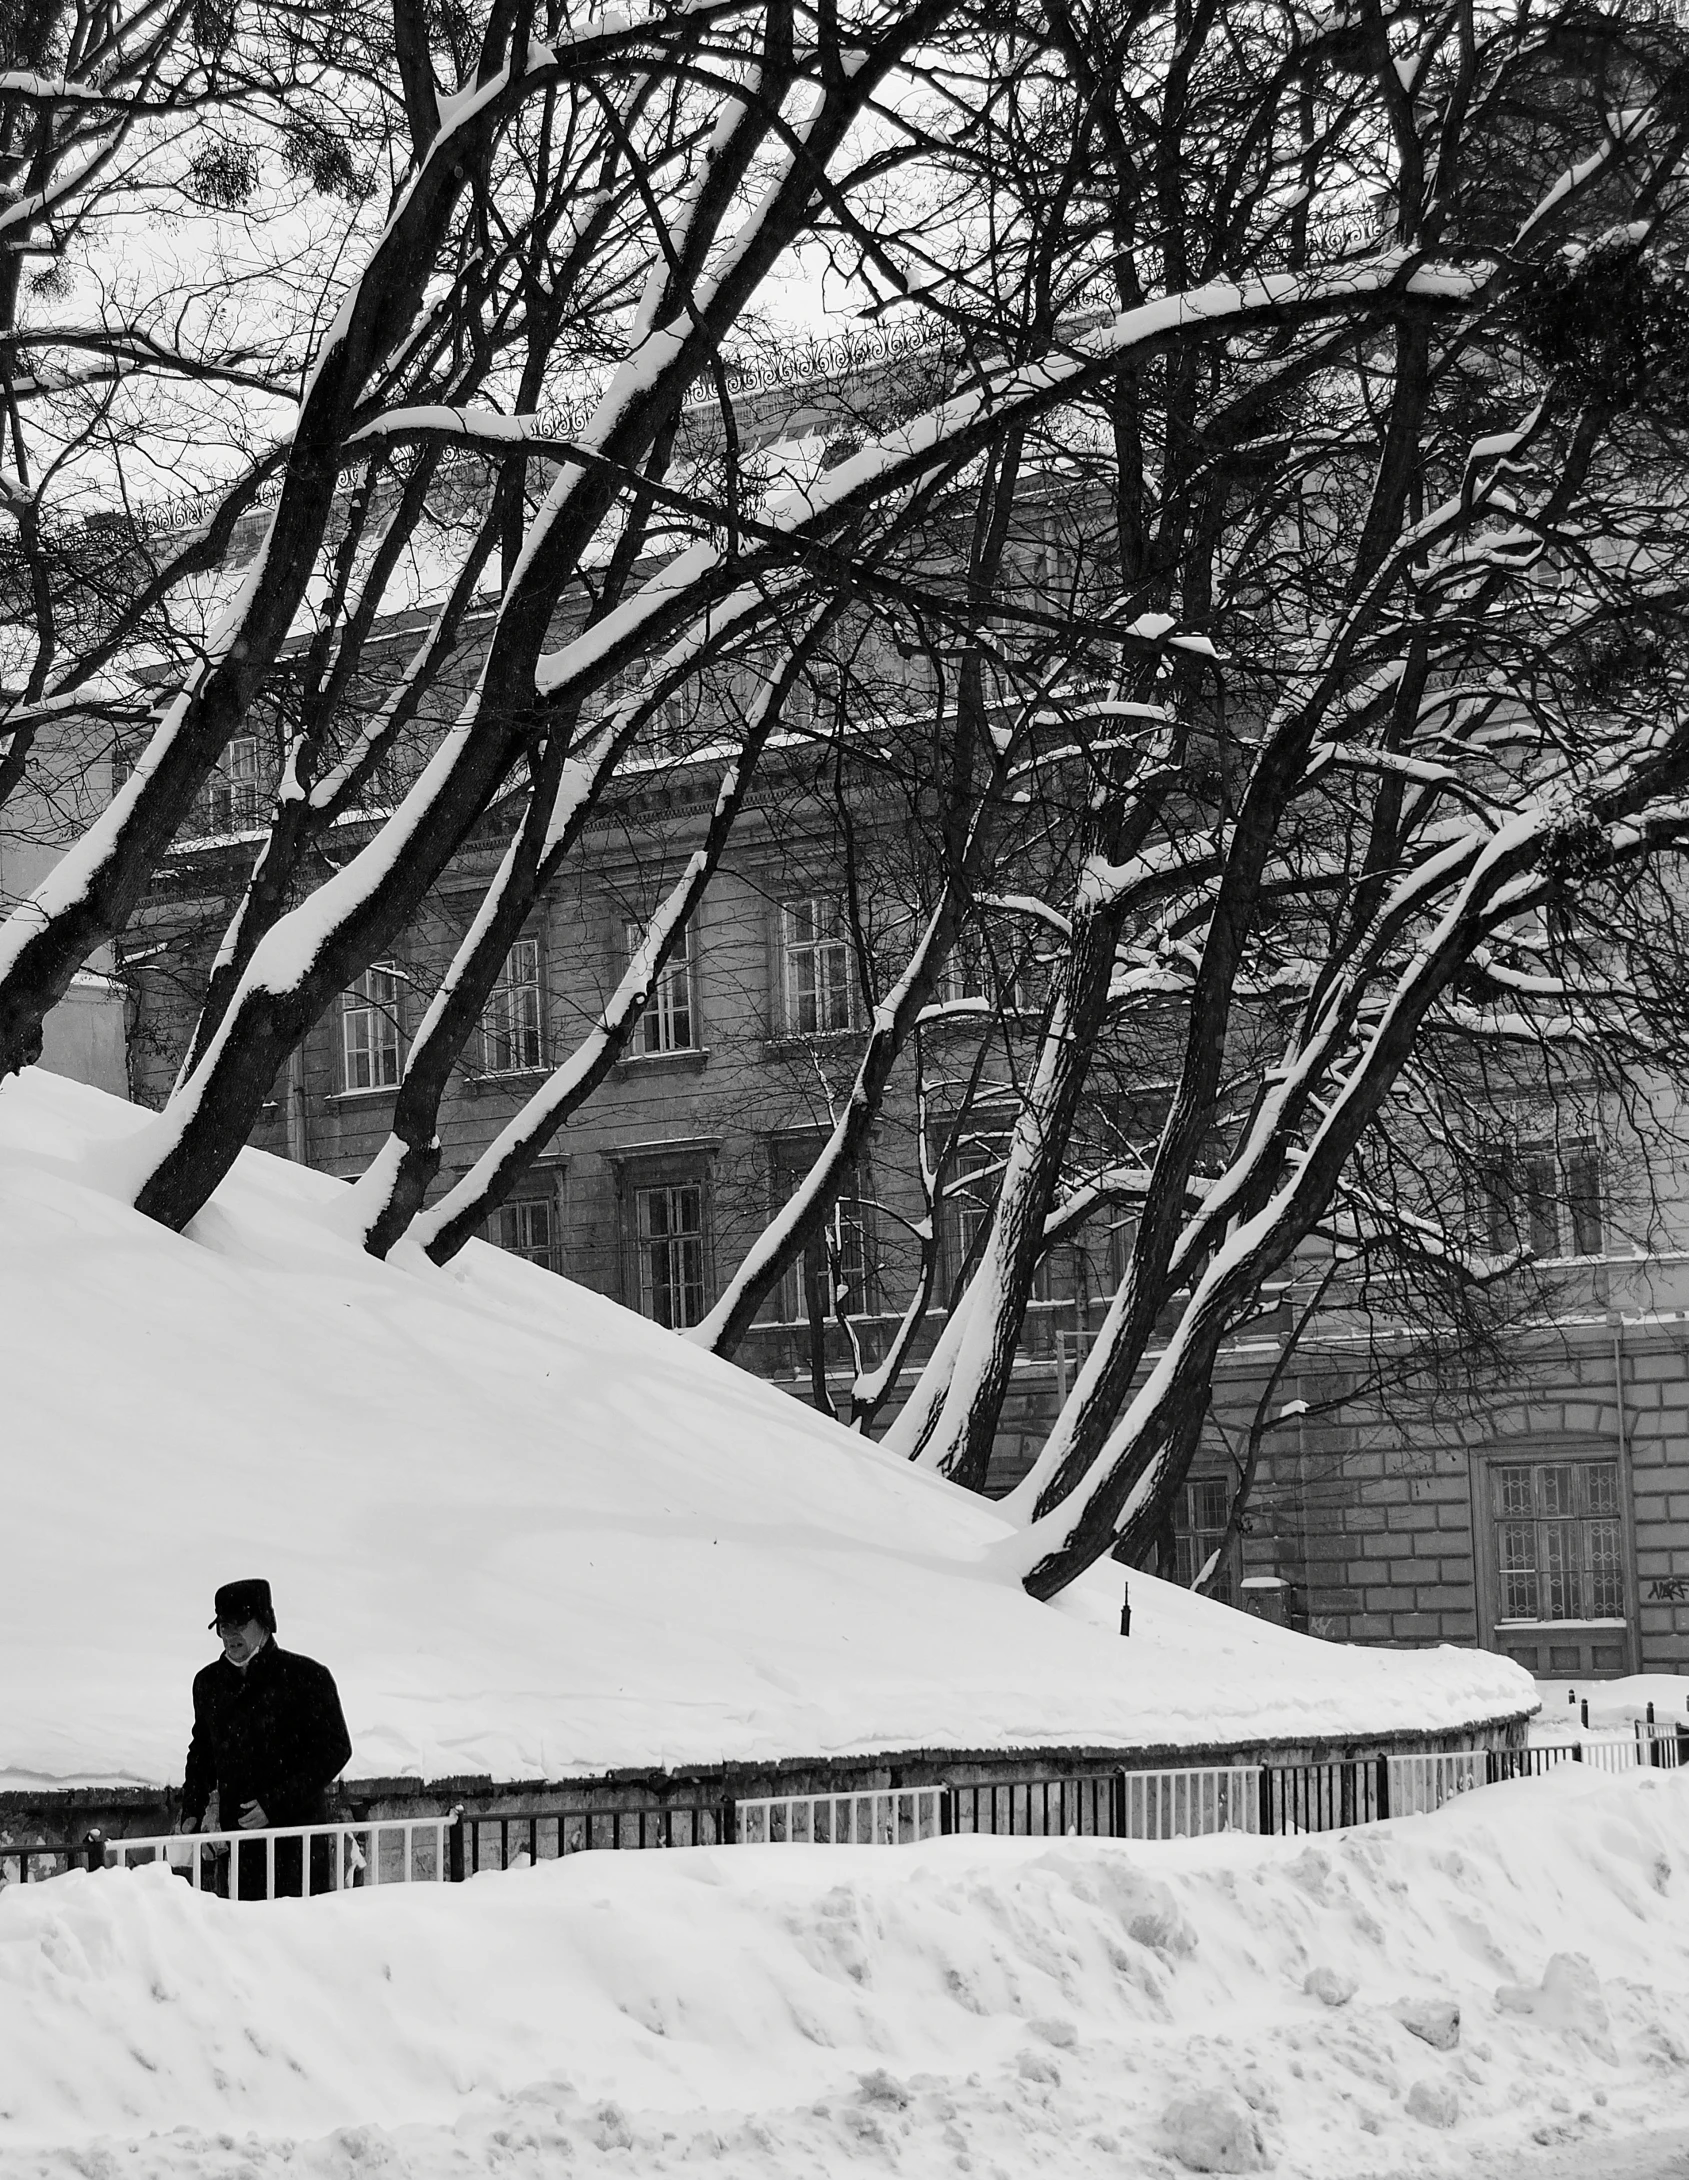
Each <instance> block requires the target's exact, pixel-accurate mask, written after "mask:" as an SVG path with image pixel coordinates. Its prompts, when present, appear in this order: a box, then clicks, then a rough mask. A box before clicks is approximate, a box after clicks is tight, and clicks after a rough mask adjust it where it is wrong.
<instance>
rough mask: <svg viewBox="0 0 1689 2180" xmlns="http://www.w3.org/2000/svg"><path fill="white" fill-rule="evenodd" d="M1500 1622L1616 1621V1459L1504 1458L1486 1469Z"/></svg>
mask: <svg viewBox="0 0 1689 2180" xmlns="http://www.w3.org/2000/svg"><path fill="white" fill-rule="evenodd" d="M1490 1477H1491V1492H1492V1500H1491V1508H1492V1512H1493V1515H1494V1519H1495V1543H1496V1573H1497V1607H1498V1614H1499V1617H1500V1618H1501V1619H1503V1620H1620V1619H1623V1617H1624V1611H1625V1570H1624V1531H1623V1527H1622V1524H1621V1517H1620V1511H1619V1465H1618V1463H1617V1462H1616V1461H1530V1462H1526V1461H1508V1462H1501V1463H1498V1464H1497V1465H1496V1466H1495V1467H1494V1468H1493V1469H1492V1470H1491V1472H1490Z"/></svg>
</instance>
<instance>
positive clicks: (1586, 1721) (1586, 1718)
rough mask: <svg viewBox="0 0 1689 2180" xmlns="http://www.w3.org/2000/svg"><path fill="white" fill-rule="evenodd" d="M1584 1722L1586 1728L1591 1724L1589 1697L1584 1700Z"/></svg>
mask: <svg viewBox="0 0 1689 2180" xmlns="http://www.w3.org/2000/svg"><path fill="white" fill-rule="evenodd" d="M1583 1722H1584V1724H1585V1726H1587V1725H1588V1724H1589V1698H1588V1696H1585V1697H1584V1699H1583Z"/></svg>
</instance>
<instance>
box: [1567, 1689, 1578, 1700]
mask: <svg viewBox="0 0 1689 2180" xmlns="http://www.w3.org/2000/svg"><path fill="white" fill-rule="evenodd" d="M1577 1700H1578V1692H1577V1690H1576V1689H1575V1688H1568V1689H1567V1690H1566V1701H1567V1702H1568V1703H1575V1702H1576V1701H1577Z"/></svg>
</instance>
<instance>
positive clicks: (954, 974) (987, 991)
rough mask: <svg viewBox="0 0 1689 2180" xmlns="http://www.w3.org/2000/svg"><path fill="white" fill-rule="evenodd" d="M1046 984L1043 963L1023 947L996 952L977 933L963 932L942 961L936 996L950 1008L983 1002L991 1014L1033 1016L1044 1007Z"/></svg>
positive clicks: (996, 950) (1002, 949) (997, 950)
mask: <svg viewBox="0 0 1689 2180" xmlns="http://www.w3.org/2000/svg"><path fill="white" fill-rule="evenodd" d="M1047 981H1048V980H1047V978H1046V975H1045V972H1044V968H1043V965H1042V963H1040V962H1039V961H1037V960H1035V959H1034V958H1033V957H1032V956H1031V955H1030V954H1028V953H1027V952H1026V951H1025V949H1024V948H1023V949H1021V950H1020V951H1019V952H1018V953H1014V952H1011V951H1010V950H1009V948H1008V947H1007V946H1005V947H1003V948H1001V949H996V948H993V947H990V946H988V945H987V944H986V942H985V941H984V939H983V938H982V937H981V936H980V934H979V933H978V932H973V931H965V932H963V933H962V935H961V937H960V938H959V939H958V940H957V941H956V944H955V945H954V946H953V947H952V948H951V950H950V953H949V955H948V956H947V957H946V959H945V964H944V974H943V977H942V978H941V980H940V984H939V996H940V998H941V999H943V1000H945V1001H947V1002H948V1003H949V1004H950V1005H952V1006H955V1005H958V1004H960V1003H962V1002H964V1001H966V1000H969V999H983V1000H986V1001H987V1002H988V1003H989V1008H988V1011H990V1012H993V1013H1004V1014H1023V1015H1035V1014H1037V1013H1038V1012H1039V1011H1040V1009H1041V1008H1042V1007H1043V1004H1044V992H1045V986H1046V983H1047Z"/></svg>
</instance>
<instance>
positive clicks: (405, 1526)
mask: <svg viewBox="0 0 1689 2180" xmlns="http://www.w3.org/2000/svg"><path fill="white" fill-rule="evenodd" d="M143 1118H144V1116H143V1115H141V1114H139V1113H137V1112H136V1111H134V1110H133V1109H132V1108H131V1107H128V1106H126V1105H123V1104H120V1103H118V1102H116V1101H114V1100H111V1099H108V1098H104V1097H102V1096H101V1095H99V1093H97V1092H94V1091H89V1090H84V1089H81V1088H79V1087H78V1086H76V1085H73V1084H69V1083H66V1082H62V1081H60V1080H58V1079H57V1078H54V1077H52V1076H47V1075H43V1074H41V1073H40V1072H39V1071H38V1070H32V1071H30V1072H28V1073H26V1074H25V1075H24V1076H23V1077H21V1078H19V1079H15V1080H13V1081H11V1082H9V1083H7V1084H6V1085H5V1087H4V1089H3V1090H0V1327H3V1328H4V1332H3V1337H4V1340H5V1343H6V1362H5V1392H4V1398H5V1428H4V1450H3V1456H0V1480H3V1486H4V1517H3V1522H0V1786H17V1785H22V1784H33V1783H39V1782H48V1783H51V1782H69V1781H73V1780H81V1779H99V1780H115V1779H136V1780H144V1781H154V1782H156V1781H165V1780H170V1779H175V1778H179V1777H180V1775H181V1761H182V1751H183V1744H184V1740H185V1736H186V1728H187V1703H188V1688H189V1683H190V1680H191V1677H192V1674H193V1672H194V1670H195V1668H196V1667H197V1666H198V1665H200V1664H201V1663H203V1662H204V1660H205V1659H206V1657H207V1656H208V1655H209V1654H210V1650H211V1642H210V1638H209V1637H208V1636H207V1635H206V1633H205V1621H206V1619H207V1617H208V1613H209V1600H210V1597H211V1593H212V1590H213V1588H214V1587H215V1586H216V1584H218V1583H219V1582H222V1581H226V1580H229V1579H230V1578H232V1577H235V1576H243V1575H249V1574H264V1575H267V1576H269V1578H270V1580H271V1582H272V1583H273V1585H274V1589H275V1594H276V1598H277V1604H278V1609H279V1613H280V1619H281V1633H282V1640H283V1641H284V1642H286V1643H288V1644H290V1645H291V1646H294V1647H297V1648H299V1649H301V1650H304V1651H306V1652H308V1653H309V1654H311V1655H313V1656H317V1657H320V1658H322V1659H323V1660H324V1661H325V1662H326V1663H328V1664H329V1665H330V1666H331V1667H332V1668H333V1669H334V1671H335V1673H336V1675H337V1677H338V1679H339V1682H340V1686H341V1691H342V1695H343V1697H344V1700H345V1704H346V1712H347V1718H348V1722H349V1724H350V1726H351V1730H352V1735H353V1740H354V1744H355V1754H354V1758H353V1763H352V1767H351V1769H352V1773H353V1775H354V1776H361V1777H369V1776H372V1775H380V1774H389V1773H413V1774H421V1775H423V1776H427V1777H440V1776H444V1775H448V1774H453V1773H458V1774H461V1773H471V1772H484V1773H491V1774H492V1775H494V1776H495V1777H497V1778H501V1779H511V1778H535V1777H550V1778H558V1777H563V1776H567V1775H569V1774H571V1773H593V1772H599V1771H602V1770H604V1769H606V1768H608V1767H611V1766H620V1765H651V1764H665V1763H676V1762H682V1761H686V1762H706V1763H707V1762H714V1761H717V1760H720V1759H723V1758H727V1759H741V1760H742V1759H753V1758H761V1757H769V1756H773V1755H832V1754H843V1753H847V1752H856V1751H872V1750H879V1749H897V1748H914V1747H922V1746H930V1745H941V1746H950V1747H982V1748H1011V1747H1015V1746H1021V1747H1025V1746H1035V1745H1039V1744H1074V1743H1077V1744H1103V1745H1109V1744H1114V1745H1120V1744H1143V1743H1146V1742H1149V1743H1163V1742H1166V1743H1175V1744H1184V1745H1192V1744H1196V1743H1201V1742H1223V1741H1227V1740H1230V1739H1251V1740H1253V1739H1257V1738H1262V1737H1269V1736H1285V1737H1290V1738H1300V1737H1302V1736H1305V1735H1310V1734H1318V1735H1327V1734H1343V1735H1355V1734H1371V1733H1386V1732H1390V1731H1393V1730H1401V1729H1420V1728H1441V1727H1446V1726H1451V1725H1457V1724H1461V1723H1464V1722H1467V1721H1470V1720H1473V1719H1481V1718H1492V1717H1495V1716H1498V1715H1508V1714H1513V1715H1516V1714H1519V1713H1521V1712H1524V1711H1526V1710H1528V1709H1529V1708H1530V1707H1531V1706H1532V1704H1533V1703H1534V1701H1535V1693H1536V1691H1535V1689H1534V1686H1533V1684H1532V1683H1531V1681H1530V1680H1529V1678H1528V1677H1527V1676H1526V1675H1525V1674H1524V1673H1522V1672H1521V1671H1519V1669H1518V1668H1517V1667H1515V1666H1512V1665H1510V1664H1508V1663H1507V1662H1506V1661H1505V1660H1502V1659H1500V1658H1496V1657H1492V1656H1488V1655H1486V1654H1484V1653H1481V1652H1472V1651H1456V1650H1449V1649H1444V1650H1438V1651H1429V1652H1416V1653H1412V1654H1403V1653H1394V1654H1392V1653H1385V1652H1379V1651H1364V1650H1358V1649H1347V1648H1342V1647H1339V1646H1336V1645H1332V1644H1325V1643H1318V1642H1312V1641H1309V1640H1307V1639H1305V1638H1302V1637H1300V1636H1295V1635H1290V1634H1286V1633H1283V1632H1281V1631H1279V1630H1275V1629H1272V1628H1268V1627H1264V1626H1262V1625H1260V1624H1259V1623H1257V1622H1255V1621H1251V1620H1247V1619H1245V1618H1243V1617H1242V1616H1241V1615H1239V1614H1237V1613H1234V1612H1231V1611H1228V1610H1227V1609H1225V1608H1224V1607H1222V1606H1217V1605H1210V1604H1207V1603H1205V1602H1203V1601H1202V1600H1200V1599H1196V1598H1192V1597H1190V1596H1188V1595H1186V1594H1185V1593H1183V1592H1181V1591H1178V1590H1174V1589H1169V1588H1166V1587H1164V1586H1162V1585H1159V1584H1156V1583H1153V1582H1151V1581H1149V1580H1148V1579H1137V1578H1134V1583H1133V1633H1132V1637H1131V1639H1130V1641H1127V1642H1122V1641H1121V1640H1120V1638H1119V1636H1118V1634H1117V1633H1116V1632H1115V1629H1116V1626H1117V1622H1118V1613H1119V1595H1120V1590H1119V1578H1118V1575H1117V1574H1116V1573H1115V1572H1114V1571H1113V1570H1108V1571H1104V1572H1101V1573H1098V1574H1096V1575H1095V1576H1093V1577H1092V1578H1091V1579H1090V1580H1089V1581H1087V1582H1086V1583H1084V1584H1081V1585H1079V1586H1078V1587H1077V1588H1076V1589H1075V1590H1074V1591H1072V1592H1070V1593H1069V1594H1068V1595H1067V1596H1066V1597H1065V1598H1064V1599H1063V1600H1062V1601H1061V1602H1060V1604H1059V1605H1057V1606H1056V1607H1048V1606H1043V1605H1038V1604H1034V1603H1033V1602H1032V1601H1031V1600H1030V1599H1028V1598H1027V1597H1026V1596H1025V1595H1024V1594H1023V1593H1022V1592H1021V1591H1020V1590H1019V1589H1018V1588H1015V1587H1012V1586H1008V1585H1005V1584H1004V1583H1003V1582H1002V1581H1000V1580H997V1579H994V1578H991V1577H988V1576H987V1575H986V1574H985V1573H984V1572H983V1570H982V1566H981V1557H982V1553H983V1549H984V1547H985V1546H986V1545H987V1544H988V1543H989V1541H990V1540H991V1539H992V1538H993V1537H996V1536H1000V1535H1001V1534H1002V1533H1003V1531H1002V1524H1001V1521H1000V1518H999V1517H998V1516H997V1515H995V1514H994V1513H993V1512H992V1511H991V1509H990V1507H989V1506H988V1505H987V1504H985V1503H984V1502H983V1501H980V1500H977V1499H974V1498H971V1497H969V1496H967V1495H965V1494H963V1493H961V1492H958V1491H956V1490H954V1489H953V1488H952V1487H951V1486H949V1485H948V1484H946V1483H944V1482H943V1481H942V1480H939V1479H936V1478H931V1477H927V1476H923V1475H917V1474H914V1473H912V1472H911V1471H910V1470H909V1469H908V1468H907V1467H906V1466H905V1465H904V1464H902V1463H900V1462H898V1461H895V1460H893V1459H891V1458H890V1457H888V1456H886V1455H883V1454H881V1453H880V1452H878V1451H877V1450H876V1449H875V1448H873V1447H870V1446H865V1445H863V1444H862V1443H861V1442H860V1441H858V1440H856V1439H854V1438H852V1437H850V1436H849V1434H848V1433H846V1432H845V1431H843V1430H841V1429H839V1428H838V1427H837V1426H835V1425H833V1424H831V1423H829V1422H826V1421H824V1420H822V1419H821V1418H819V1417H818V1416H816V1415H815V1414H814V1413H813V1412H812V1411H810V1410H808V1409H806V1408H804V1407H802V1406H800V1405H799V1404H798V1403H797V1402H795V1401H793V1400H791V1399H789V1398H788V1397H787V1396H786V1395H784V1394H782V1393H779V1392H777V1391H775V1390H774V1389H772V1388H771V1387H767V1386H764V1385H761V1384H758V1383H757V1382H756V1381H755V1380H753V1379H751V1378H749V1377H747V1376H746V1375H745V1374H744V1373H742V1372H740V1371H737V1370H735V1369H733V1368H732V1367H731V1366H729V1365H727V1364H724V1363H717V1362H715V1361H714V1360H712V1359H711V1358H709V1357H707V1356H704V1355H701V1354H699V1353H698V1352H697V1351H696V1350H694V1349H692V1348H690V1347H688V1346H686V1345H685V1344H684V1343H683V1342H681V1341H679V1340H677V1339H675V1338H673V1337H672V1336H671V1335H669V1334H667V1333H664V1332H663V1331H661V1330H660V1329H658V1328H657V1327H655V1326H652V1325H649V1324H647V1323H645V1322H644V1321H642V1320H641V1319H640V1318H638V1317H636V1316H633V1315H631V1314H630V1313H628V1312H627V1311H624V1310H622V1309H620V1308H618V1307H617V1306H616V1305H615V1304H614V1303H611V1302H608V1301H605V1300H603V1299H602V1298H601V1297H599V1296H596V1295H592V1294H589V1293H587V1292H585V1291H584V1290H582V1289H580V1288H578V1287H575V1286H572V1285H570V1284H568V1283H567V1282H566V1281H563V1280H560V1279H557V1278H554V1277H553V1276H551V1275H550V1274H548V1273H544V1272H540V1271H537V1270H535V1269H534V1268H532V1267H531V1266H528V1265H526V1264H523V1263H521V1262H519V1261H516V1260H513V1259H511V1258H509V1257H506V1256H503V1255H501V1254H500V1253H499V1252H498V1251H496V1250H493V1249H491V1248H487V1247H484V1246H482V1245H480V1244H475V1245H472V1246H471V1247H470V1248H469V1249H468V1250H466V1251H465V1252H464V1255H463V1256H462V1257H461V1258H460V1259H459V1260H458V1261H457V1263H455V1264H454V1265H453V1266H452V1267H450V1268H449V1269H448V1270H446V1271H443V1272H442V1271H438V1270H436V1269H435V1268H434V1267H433V1266H431V1265H430V1264H428V1263H427V1261H426V1259H424V1258H423V1257H422V1256H421V1254H420V1252H419V1251H415V1250H411V1251H409V1252H408V1253H407V1252H405V1251H403V1250H401V1251H400V1252H399V1253H398V1255H397V1256H396V1258H395V1260H394V1261H393V1262H391V1263H389V1264H385V1265H383V1264H376V1263H373V1262H371V1261H370V1259H368V1258H367V1257H365V1256H364V1255H362V1254H361V1252H359V1251H358V1250H357V1249H355V1248H354V1247H352V1246H351V1245H350V1244H349V1243H348V1242H347V1241H346V1240H345V1239H344V1238H343V1237H342V1236H340V1235H339V1234H337V1233H336V1232H335V1231H334V1227H333V1214H334V1210H335V1208H336V1206H337V1205H338V1204H339V1203H340V1202H342V1201H343V1200H344V1193H345V1192H344V1190H343V1188H342V1187H341V1185H340V1184H339V1183H338V1182H335V1181H332V1180H329V1179H327V1178H325V1177H324V1176H322V1175H318V1174H313V1173H311V1172H308V1171H306V1170H303V1169H301V1168H299V1167H295V1166H291V1165H288V1164H286V1163H285V1162H283V1161H281V1160H278V1159H274V1158H270V1157H265V1156H261V1155H258V1154H256V1153H251V1152H248V1153H246V1154H244V1155H243V1156H242V1158H241V1160H240V1162H239V1164H238V1166H237V1168H236V1170H235V1171H234V1173H233V1174H232V1175H231V1176H230V1178H229V1180H228V1181H227V1182H226V1184H225V1185H224V1187H223V1189H222V1190H221V1191H220V1192H219V1194H218V1196H217V1198H216V1199H215V1200H214V1202H213V1203H212V1204H211V1205H210V1206H209V1207H208V1209H207V1210H206V1211H205V1212H204V1213H203V1214H202V1216H201V1217H200V1218H199V1219H198V1220H196V1221H195V1223H194V1225H193V1227H192V1228H191V1229H190V1230H189V1232H188V1233H187V1234H186V1235H180V1236H179V1235H174V1234H170V1233H168V1232H166V1231H165V1230H164V1229H162V1228H160V1227H158V1226H155V1225H153V1224H151V1223H149V1222H148V1221H146V1220H144V1219H141V1218H139V1217H137V1216H136V1215H135V1214H134V1213H133V1212H132V1211H130V1210H129V1209H128V1208H126V1205H125V1204H124V1202H123V1201H122V1200H121V1199H120V1196H119V1195H118V1193H117V1192H116V1187H117V1177H118V1176H119V1175H120V1173H121V1168H122V1164H123V1158H124V1146H125V1142H126V1140H127V1139H128V1138H129V1137H130V1136H132V1135H133V1133H134V1131H135V1130H136V1129H137V1127H138V1126H139V1125H140V1124H141V1123H142V1120H143Z"/></svg>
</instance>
